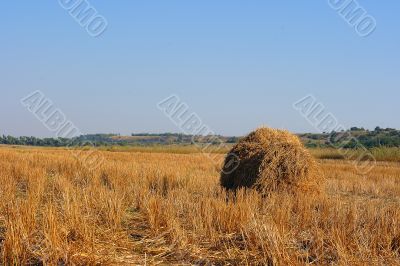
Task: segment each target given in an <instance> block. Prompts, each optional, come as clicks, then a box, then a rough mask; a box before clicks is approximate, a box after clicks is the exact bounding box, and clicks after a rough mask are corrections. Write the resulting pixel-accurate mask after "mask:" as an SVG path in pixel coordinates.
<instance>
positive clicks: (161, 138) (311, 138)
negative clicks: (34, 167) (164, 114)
mask: <svg viewBox="0 0 400 266" xmlns="http://www.w3.org/2000/svg"><path fill="white" fill-rule="evenodd" d="M343 133H348V134H347V135H349V136H351V139H341V138H340V137H337V136H338V134H343ZM299 137H300V139H301V140H302V141H303V142H304V144H305V145H306V146H307V147H328V146H332V145H333V146H341V147H344V148H357V147H359V146H364V147H367V148H373V147H382V146H385V147H400V130H396V129H393V128H380V127H376V128H375V129H374V130H366V129H364V128H358V127H352V128H350V129H349V130H348V131H342V132H331V133H305V134H299ZM239 139H240V137H226V136H220V135H209V136H192V135H185V134H180V133H162V134H153V133H140V134H131V136H121V135H120V134H89V135H82V136H79V137H75V138H72V139H67V138H37V137H13V136H5V135H3V136H0V144H8V145H29V146H45V147H46V146H47V147H65V146H84V145H92V146H93V145H94V146H112V145H120V146H125V145H167V144H177V145H190V144H193V143H201V144H209V143H211V144H215V145H219V144H221V143H236V142H238V141H239Z"/></svg>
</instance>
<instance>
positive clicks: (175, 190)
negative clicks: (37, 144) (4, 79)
mask: <svg viewBox="0 0 400 266" xmlns="http://www.w3.org/2000/svg"><path fill="white" fill-rule="evenodd" d="M100 152H101V154H102V156H104V159H105V160H104V161H103V163H102V164H101V165H100V166H99V167H97V168H95V169H94V170H88V168H87V167H85V165H84V164H82V162H80V161H79V160H76V158H74V157H73V156H72V154H71V153H70V151H68V150H63V149H38V148H28V149H27V148H12V147H0V254H1V259H0V265H1V264H4V265H13V264H14V265H19V264H34V265H40V264H47V265H56V264H60V265H64V264H76V265H88V264H89V265H94V264H106V265H108V264H114V265H115V264H133V265H139V264H140V265H143V264H147V265H155V264H162V265H165V264H167V265H169V264H175V265H305V264H308V263H313V264H314V265H330V264H331V265H396V264H400V164H399V163H398V162H379V163H378V164H377V166H376V167H375V168H374V169H373V170H372V171H371V172H369V173H368V174H367V175H362V174H359V173H358V172H357V171H356V169H355V167H354V165H353V164H352V163H351V162H350V161H345V160H319V164H320V168H321V174H322V175H323V176H324V177H325V185H324V187H323V188H322V190H323V191H324V193H321V194H320V195H317V194H316V195H310V194H301V193H299V194H297V195H292V194H286V193H284V192H280V193H275V194H271V195H270V196H268V197H262V196H261V195H259V194H257V192H254V191H239V192H238V193H237V194H236V195H235V196H234V195H229V194H227V193H226V192H224V191H223V190H222V189H221V188H220V186H219V171H220V166H219V165H220V164H219V163H216V162H213V161H211V160H209V158H208V157H207V156H205V155H203V154H197V153H188V154H175V153H166V152H163V153H157V152H155V153H154V152H132V151H125V152H124V151H114V152H112V151H104V150H103V151H100ZM217 156H218V158H219V160H220V162H222V160H223V154H220V155H217Z"/></svg>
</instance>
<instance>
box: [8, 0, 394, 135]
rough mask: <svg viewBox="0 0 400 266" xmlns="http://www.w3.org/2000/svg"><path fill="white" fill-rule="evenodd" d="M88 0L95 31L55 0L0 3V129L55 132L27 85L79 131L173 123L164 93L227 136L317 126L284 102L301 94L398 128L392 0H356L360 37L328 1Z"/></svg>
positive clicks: (349, 117)
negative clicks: (366, 22)
mask: <svg viewBox="0 0 400 266" xmlns="http://www.w3.org/2000/svg"><path fill="white" fill-rule="evenodd" d="M89 2H90V3H91V4H92V5H93V6H94V7H95V8H96V10H97V11H98V13H99V14H101V15H103V16H104V17H105V18H106V20H107V21H108V27H107V29H106V31H105V32H104V33H103V34H102V35H101V36H99V37H97V38H93V37H91V36H90V35H89V34H88V33H87V32H86V30H85V29H84V28H82V27H81V26H80V25H79V24H78V23H77V22H76V21H75V20H74V18H73V17H72V16H71V15H70V14H69V13H68V11H66V10H65V9H63V8H62V7H61V6H60V4H59V2H58V1H55V0H52V1H50V0H47V1H28V0H25V1H22V0H4V1H1V2H0V12H1V16H0V22H1V23H0V90H1V98H0V99H1V101H0V103H1V104H0V134H11V135H16V136H20V135H33V136H52V134H53V133H51V132H49V130H48V129H47V128H46V127H45V126H43V125H42V123H41V122H40V121H38V120H37V119H36V118H35V117H34V116H33V115H32V114H31V113H29V112H28V111H27V109H25V108H24V107H23V106H22V105H21V103H20V99H21V98H22V97H24V96H26V95H27V94H29V93H30V92H32V91H35V90H41V91H42V92H43V93H44V94H45V95H46V96H47V97H48V98H50V99H51V100H52V101H53V103H54V105H55V106H56V107H58V108H60V109H61V110H62V111H63V112H64V113H65V114H66V116H67V117H68V119H69V120H71V121H73V123H74V124H75V125H76V126H77V127H79V129H81V131H82V132H84V133H108V132H115V133H117V132H118V133H121V134H129V133H132V132H168V131H173V132H179V128H177V127H176V126H175V125H174V124H173V123H172V122H171V121H170V120H169V119H168V118H167V117H165V115H164V114H163V113H162V112H160V110H158V108H157V103H158V102H159V101H160V100H162V99H164V98H166V97H168V96H169V95H171V94H176V95H179V97H180V98H181V99H182V100H183V101H184V102H185V103H187V104H188V106H189V108H190V110H191V111H192V112H195V113H197V114H198V116H199V117H201V119H202V121H203V122H204V123H205V124H206V125H208V126H209V127H210V128H212V129H213V130H214V131H215V132H217V133H220V134H225V135H241V134H245V133H247V132H248V131H250V130H252V129H254V128H255V127H257V126H259V125H262V124H265V125H269V126H272V127H277V128H286V129H289V130H291V131H295V132H306V131H316V130H315V129H314V127H313V126H312V125H310V124H309V123H308V122H307V121H306V120H305V119H304V118H303V117H302V116H301V115H300V114H299V113H298V112H297V111H296V110H294V109H293V107H292V104H293V102H295V101H296V100H298V99H300V98H302V97H304V96H305V95H307V94H312V95H314V96H315V97H316V98H317V99H318V100H319V101H320V102H321V103H323V104H324V105H325V107H326V109H327V110H328V111H329V112H332V113H333V114H334V115H335V116H336V117H337V119H338V120H339V121H340V123H341V124H343V125H345V126H363V127H366V128H373V127H375V126H377V125H379V126H381V127H395V128H400V121H399V119H398V114H399V113H400V104H399V99H400V73H399V71H400V52H399V49H400V35H399V33H400V31H399V30H400V20H399V10H400V2H399V1H395V0H392V1H372V0H370V1H367V0H364V1H362V0H359V1H358V2H359V3H360V4H361V5H362V6H363V7H364V8H365V10H366V11H367V12H368V14H370V15H371V16H373V17H374V18H375V19H376V22H377V27H376V30H375V31H374V32H373V33H372V34H371V35H370V36H368V37H364V38H363V37H360V36H358V35H357V33H356V32H355V30H354V28H352V27H351V26H349V25H348V24H347V23H346V21H345V20H344V19H343V18H342V17H341V16H340V15H339V14H338V13H337V12H336V11H335V10H333V9H332V8H331V7H330V6H329V4H328V1H297V0H296V1H295V0H292V1H289V0H280V1H266V0H253V1H244V0H242V1H236V0H219V1H215V0H201V1H188V0H167V1H166V0H162V1H161V0H159V1H155V0H154V1H153V0H134V1H131V0H120V1H105V0H97V1H95V0H91V1H89Z"/></svg>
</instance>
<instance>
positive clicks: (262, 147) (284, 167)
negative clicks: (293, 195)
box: [220, 127, 319, 193]
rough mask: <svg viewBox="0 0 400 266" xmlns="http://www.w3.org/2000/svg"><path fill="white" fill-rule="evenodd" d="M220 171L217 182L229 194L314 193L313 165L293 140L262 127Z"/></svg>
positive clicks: (237, 148) (284, 133) (232, 153)
mask: <svg viewBox="0 0 400 266" xmlns="http://www.w3.org/2000/svg"><path fill="white" fill-rule="evenodd" d="M237 159H239V161H238V164H237V165H236V167H234V170H232V161H234V160H237ZM229 167H231V171H228V172H227V171H225V170H226V169H227V168H229ZM224 169H225V170H224ZM224 169H223V171H222V173H221V180H220V182H221V185H222V186H223V187H224V188H226V189H229V190H236V189H238V188H241V187H246V188H256V189H257V190H259V191H260V192H266V193H269V192H271V191H277V190H281V189H283V190H290V191H293V190H295V191H298V190H310V189H311V190H318V178H317V177H318V176H319V175H318V173H317V171H316V169H317V168H316V162H315V161H314V159H313V157H312V156H311V155H310V153H309V152H308V151H307V150H306V149H305V148H304V146H303V144H302V143H301V142H300V140H299V138H298V137H297V136H295V135H293V134H291V133H289V132H287V131H283V130H277V129H270V128H266V127H262V128H259V129H257V130H256V131H254V132H252V133H250V134H249V135H248V136H247V137H245V138H243V139H242V140H240V141H239V143H237V144H236V145H235V146H234V147H233V148H232V150H231V151H230V153H229V154H228V156H227V157H226V159H225V164H224Z"/></svg>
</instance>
